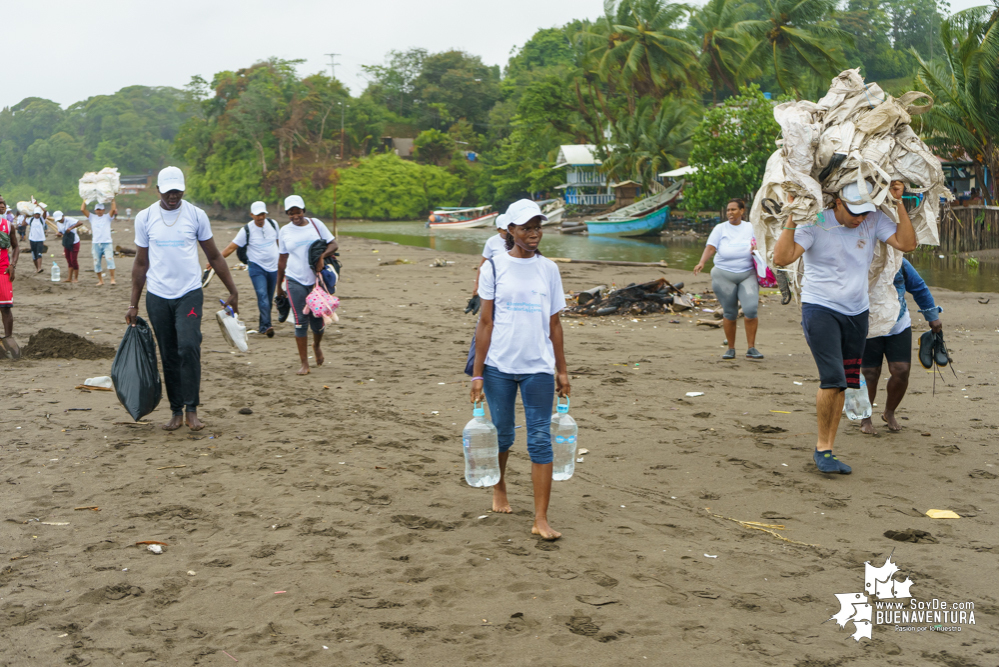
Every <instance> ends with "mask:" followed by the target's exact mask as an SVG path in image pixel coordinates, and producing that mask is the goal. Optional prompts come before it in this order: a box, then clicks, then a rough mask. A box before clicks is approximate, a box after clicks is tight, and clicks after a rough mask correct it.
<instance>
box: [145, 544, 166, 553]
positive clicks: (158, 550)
mask: <svg viewBox="0 0 999 667" xmlns="http://www.w3.org/2000/svg"><path fill="white" fill-rule="evenodd" d="M146 548H147V549H149V550H150V551H151V552H153V553H154V554H161V553H163V547H161V546H160V545H158V544H150V545H149V546H148V547H146Z"/></svg>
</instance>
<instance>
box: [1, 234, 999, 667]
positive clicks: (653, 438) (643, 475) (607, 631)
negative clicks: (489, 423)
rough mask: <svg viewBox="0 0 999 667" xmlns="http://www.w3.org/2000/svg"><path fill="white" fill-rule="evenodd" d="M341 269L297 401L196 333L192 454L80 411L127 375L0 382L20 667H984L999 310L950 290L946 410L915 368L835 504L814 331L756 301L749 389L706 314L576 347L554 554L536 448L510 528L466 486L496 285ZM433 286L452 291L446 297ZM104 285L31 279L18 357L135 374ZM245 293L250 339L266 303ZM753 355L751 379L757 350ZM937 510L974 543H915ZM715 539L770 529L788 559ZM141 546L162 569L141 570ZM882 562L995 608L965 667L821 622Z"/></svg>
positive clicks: (851, 428)
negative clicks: (76, 351) (45, 339)
mask: <svg viewBox="0 0 999 667" xmlns="http://www.w3.org/2000/svg"><path fill="white" fill-rule="evenodd" d="M216 234H217V235H218V237H219V242H220V243H221V242H222V241H223V240H225V241H228V239H229V238H230V237H229V232H228V230H227V229H226V230H225V231H223V226H219V228H217V229H216ZM87 245H88V244H84V248H83V251H82V252H81V255H84V256H83V257H81V259H80V261H81V264H82V265H83V266H84V267H86V266H87V265H88V264H89V263H90V257H89V254H88V253H89V247H87ZM341 247H342V259H343V262H344V269H343V273H342V277H343V283H342V285H341V288H340V294H339V296H340V297H341V299H342V300H343V301H342V312H341V322H340V324H339V325H336V326H334V327H332V328H331V330H330V331H329V333H328V335H327V336H326V338H325V340H324V350H325V352H326V364H325V365H324V366H323V367H322V368H319V369H316V368H313V370H312V374H310V375H309V376H306V377H304V378H299V377H296V376H295V375H294V371H295V370H296V368H297V355H296V352H295V347H294V341H293V340H292V338H293V332H292V328H291V326H290V325H288V324H287V323H285V324H281V325H278V326H277V329H278V333H277V336H276V337H275V338H274V339H263V338H257V337H256V336H251V339H250V346H251V352H250V353H247V354H240V353H237V354H232V353H231V351H230V350H229V349H228V348H227V347H226V346H225V343H224V342H223V340H222V337H221V334H220V332H219V331H218V328H217V327H216V326H215V325H214V323H213V322H211V321H210V320H209V321H207V322H205V323H204V327H203V333H204V342H203V345H202V361H203V365H204V372H203V381H202V401H203V405H202V408H201V411H200V413H199V414H200V415H201V417H202V419H203V420H204V421H205V422H206V424H207V428H206V429H205V430H204V431H201V432H199V433H189V432H188V431H187V430H186V429H181V430H180V431H177V432H175V433H173V434H168V433H166V432H162V431H160V430H159V429H158V428H156V426H155V425H157V424H159V423H162V422H164V421H166V419H167V418H168V413H169V409H168V406H167V405H166V403H165V399H164V402H161V404H160V406H159V408H158V409H157V410H156V411H155V412H154V413H152V414H151V415H149V416H148V417H147V421H150V422H152V424H153V425H152V426H127V425H121V424H119V423H118V422H123V421H128V417H127V415H126V413H125V411H124V409H123V408H122V407H121V406H120V405H118V403H117V400H116V399H115V396H114V394H113V393H111V392H93V393H82V392H80V391H78V390H75V389H73V387H74V386H75V385H77V384H79V383H80V382H81V381H82V379H84V378H86V377H92V376H95V375H104V374H107V372H108V370H109V369H110V360H96V361H86V360H66V359H52V360H23V361H21V362H17V363H14V362H10V361H6V360H0V378H2V380H3V386H4V388H5V391H4V394H3V396H4V401H3V402H4V413H3V414H4V420H3V430H4V436H5V442H4V445H5V446H4V449H3V458H2V463H0V469H2V471H3V474H2V476H0V479H2V480H3V481H4V488H5V490H6V493H5V495H4V499H5V502H4V506H5V510H6V512H5V518H6V519H8V520H7V521H5V522H3V523H2V524H0V545H2V547H0V551H2V553H3V558H2V559H0V611H2V612H3V613H2V616H0V619H3V620H2V621H0V623H2V624H3V625H2V626H0V627H2V634H3V635H4V637H5V639H6V640H7V648H6V649H5V651H4V655H3V656H2V658H0V664H2V665H30V664H48V663H57V662H59V663H61V662H69V663H70V664H87V663H88V662H89V663H90V664H94V665H98V664H104V663H108V662H110V661H112V660H114V661H117V662H122V663H125V664H137V663H139V662H144V663H147V664H148V663H149V662H150V661H152V662H154V663H155V662H158V663H160V664H188V663H191V664H198V663H207V661H214V660H225V661H227V662H228V661H229V658H227V657H226V656H225V655H223V654H222V651H225V652H227V653H228V654H231V655H232V656H235V658H237V659H238V660H240V661H241V662H244V661H245V662H247V663H248V664H330V662H333V663H336V664H363V663H369V664H391V663H395V662H399V661H404V662H402V663H401V664H412V665H424V664H464V663H470V662H476V663H485V664H494V665H521V664H523V663H524V660H525V656H528V655H529V656H531V657H530V660H531V661H533V662H536V663H538V664H541V665H552V666H555V665H559V666H561V665H578V664H581V663H583V662H593V663H595V664H601V665H632V664H636V663H638V664H642V663H646V662H648V663H650V664H651V663H656V662H658V663H662V662H667V661H669V662H677V663H678V664H732V663H739V664H788V663H791V662H795V661H803V660H809V661H814V662H816V663H819V662H826V661H838V660H843V659H844V658H849V660H850V662H851V664H856V665H880V664H884V662H885V660H886V659H888V660H890V659H895V660H899V661H902V662H905V663H910V664H911V663H913V662H921V661H932V660H937V661H950V662H953V661H954V660H961V661H964V662H966V663H967V664H978V663H983V664H984V663H985V662H987V661H988V659H989V655H991V654H989V653H988V651H990V650H991V646H992V645H993V644H994V641H993V637H992V634H991V630H990V628H991V627H992V626H994V625H995V623H996V622H997V621H999V607H997V606H996V601H995V599H994V598H995V594H994V593H993V592H992V591H991V590H990V589H989V587H988V586H987V585H986V586H983V581H985V582H987V581H988V577H989V576H990V575H984V576H986V579H984V580H983V578H982V577H983V574H982V573H989V572H992V571H993V570H994V567H993V565H994V557H995V554H994V550H995V548H996V545H994V544H993V543H992V541H989V539H988V538H987V535H988V534H989V531H990V530H992V527H993V524H994V522H995V518H994V517H993V516H992V515H993V514H994V509H992V508H994V507H995V506H996V505H997V502H996V501H997V500H999V491H997V489H996V476H997V473H999V470H997V469H996V467H995V466H996V465H997V464H999V461H997V457H996V451H995V433H996V429H997V428H999V422H997V420H996V416H995V415H996V410H995V405H996V400H997V397H999V393H997V392H999V378H997V373H999V359H997V358H996V355H995V353H994V352H995V342H994V341H995V338H994V337H995V333H994V330H995V322H996V314H997V312H999V311H997V310H996V308H999V299H996V298H995V297H996V294H994V293H991V294H976V293H963V292H951V291H948V290H934V294H935V296H936V298H937V301H938V302H939V303H940V304H941V305H943V306H944V307H945V312H944V315H943V321H944V327H945V329H944V331H945V335H946V336H947V340H948V344H949V346H950V348H951V351H952V354H953V356H954V358H955V360H956V366H957V370H958V371H959V373H958V376H957V379H955V377H954V376H953V375H952V374H950V371H949V370H947V371H946V372H947V375H946V376H944V377H943V378H937V379H936V395H935V396H934V395H933V394H932V391H933V378H932V377H931V375H930V374H929V373H926V372H924V371H923V370H922V369H921V368H920V367H918V365H917V366H916V368H915V369H914V371H913V375H912V379H911V381H910V387H909V395H908V396H907V397H906V399H905V401H904V402H903V404H902V408H901V409H900V411H899V413H898V414H899V416H900V418H902V424H903V427H904V430H903V431H902V432H901V433H898V434H894V433H888V432H887V431H886V430H884V429H882V432H881V434H880V435H879V436H877V437H868V436H864V435H862V434H860V432H859V428H858V426H857V425H856V424H853V423H848V422H845V421H844V422H843V424H842V425H841V426H840V435H839V439H838V440H837V451H838V453H839V454H840V455H841V456H842V457H843V458H844V460H845V461H847V462H848V463H850V464H851V465H852V466H854V470H855V472H854V474H853V475H851V476H848V477H835V478H832V477H825V476H822V475H819V474H817V473H816V472H815V471H814V466H813V464H812V462H811V456H810V452H811V449H812V446H813V444H814V433H815V423H814V420H815V416H814V390H815V387H816V386H817V378H816V372H815V366H814V363H813V362H812V360H811V357H810V355H809V353H808V351H807V348H806V346H805V343H804V340H803V336H802V334H801V329H800V326H799V325H798V320H799V315H800V313H799V311H798V309H797V308H796V307H795V306H793V305H789V306H780V305H779V297H776V296H770V297H765V298H764V300H763V302H762V307H761V312H760V334H759V342H758V347H759V348H760V349H761V351H763V352H764V353H765V354H766V355H767V359H766V360H764V361H763V362H761V363H754V362H750V361H748V360H745V359H744V358H742V357H741V356H740V357H739V358H737V360H736V361H734V362H725V361H722V360H721V359H720V358H719V356H720V354H721V353H722V352H723V351H724V348H723V346H722V344H721V339H722V334H721V333H720V332H719V331H717V330H714V329H705V328H704V327H698V326H696V324H695V323H694V320H695V319H696V316H697V314H696V313H690V312H688V313H686V314H681V315H664V316H654V317H641V318H628V317H622V318H600V319H595V320H590V319H582V318H566V320H565V331H566V350H567V352H566V354H567V359H568V363H569V369H570V373H571V375H572V376H573V379H572V383H573V401H572V406H573V408H572V414H573V416H574V417H575V418H576V420H577V422H578V423H579V428H580V446H581V447H585V448H587V449H589V451H590V453H589V454H588V455H586V456H585V457H584V462H582V463H578V464H577V465H576V473H575V475H574V477H573V479H571V480H569V481H567V482H560V483H557V484H556V485H555V489H554V492H553V498H552V507H551V511H550V517H551V520H552V522H553V526H554V527H555V528H556V529H557V530H560V531H562V532H563V534H564V537H563V538H562V539H561V540H559V541H558V542H556V543H554V544H550V543H545V542H542V541H540V540H537V539H535V538H533V537H532V536H531V535H530V525H531V511H530V510H531V506H532V505H531V500H530V488H531V483H530V475H529V462H528V461H527V457H526V453H525V451H524V450H525V446H524V441H523V438H524V436H523V435H522V430H521V431H518V439H517V442H516V444H515V446H514V449H513V453H512V454H511V463H510V468H511V476H510V486H511V500H512V501H513V503H514V509H515V514H513V515H511V516H498V515H493V514H492V513H491V512H489V511H488V510H489V496H488V491H482V490H477V489H472V488H470V487H468V486H467V484H465V482H464V479H463V470H462V467H461V464H462V455H461V446H460V433H461V426H462V425H463V424H464V422H465V421H467V420H468V418H469V414H470V406H469V404H468V383H467V378H466V376H464V375H463V374H462V373H461V369H462V367H463V364H464V359H465V353H466V351H467V349H468V341H469V338H470V337H471V333H472V329H473V327H474V318H473V317H471V316H469V315H466V314H464V313H463V312H462V311H463V309H464V306H465V301H466V300H467V298H468V296H469V294H470V292H471V286H472V281H473V279H474V275H475V271H474V269H475V266H476V265H477V263H478V261H477V259H476V258H475V257H473V256H470V255H463V254H454V253H447V252H443V251H441V250H435V249H421V248H414V247H407V246H398V245H392V244H388V243H382V242H377V241H369V240H364V239H359V238H357V237H345V238H344V239H343V244H342V246H341ZM437 257H441V258H444V259H447V260H449V261H452V262H454V263H453V264H451V265H448V266H444V267H438V268H431V267H430V266H429V265H430V263H431V261H432V260H433V259H434V258H437ZM395 260H405V261H407V262H410V263H399V264H395V263H394V262H395ZM46 261H48V260H46ZM116 261H117V263H118V271H117V274H118V282H119V285H118V286H116V287H114V288H110V287H104V288H100V289H98V288H96V287H94V286H93V285H92V281H93V274H91V273H86V272H84V273H82V275H81V283H79V284H77V285H62V284H55V283H50V282H48V280H47V273H45V274H38V275H34V274H28V273H26V272H21V273H19V274H18V278H17V281H16V282H15V318H16V329H15V335H16V336H17V337H18V339H19V340H20V341H21V343H22V346H23V345H24V344H25V343H26V342H27V337H28V335H29V334H30V333H33V332H37V331H38V330H39V329H41V328H43V327H54V328H58V329H62V330H65V331H71V332H74V333H78V334H80V335H82V336H84V337H86V338H87V339H88V340H91V341H93V342H96V343H102V344H108V345H117V343H118V341H119V340H120V336H121V333H122V331H123V330H124V326H125V325H124V323H123V322H122V318H123V316H124V308H125V307H126V306H127V304H126V302H125V301H126V299H127V294H128V284H129V273H130V267H131V260H130V259H127V258H118V259H117V260H116ZM560 270H561V272H562V275H563V282H564V285H565V287H566V289H567V290H580V289H587V288H589V287H592V286H593V285H598V284H607V285H612V284H616V285H618V286H623V285H626V284H628V283H630V282H643V281H645V280H648V279H651V278H655V277H658V276H659V275H665V276H666V277H667V278H668V279H669V280H671V281H673V282H676V281H680V280H683V281H684V282H686V283H687V288H688V289H689V290H690V291H692V292H698V291H700V290H704V289H706V288H708V287H709V286H710V279H709V278H708V277H707V276H704V275H701V276H698V277H696V278H692V277H691V276H690V274H689V273H687V272H684V271H679V270H674V269H665V270H659V269H654V268H640V269H632V268H625V267H597V266H591V265H562V266H560ZM236 281H237V284H238V285H239V287H240V290H241V296H242V299H241V303H242V307H241V311H242V318H243V319H244V321H246V322H248V323H253V322H254V321H255V319H256V308H255V305H254V300H253V297H252V289H251V288H250V283H249V279H248V276H247V275H246V273H245V272H243V271H239V272H236ZM221 290H222V288H221V286H220V285H219V284H218V283H217V281H216V283H213V285H212V286H210V288H209V289H208V290H207V292H206V294H205V298H206V303H211V302H212V301H211V300H212V299H214V298H215V297H217V296H219V294H218V292H220V291H221ZM979 298H992V301H991V303H989V304H980V303H978V299H979ZM141 310H142V314H143V316H144V311H145V305H144V303H143V305H142V309H141ZM208 310H209V311H211V309H210V308H209V309H208ZM703 316H704V315H702V317H703ZM915 319H916V320H920V319H921V318H915ZM670 320H676V321H677V323H671V322H670ZM915 327H916V328H915V330H914V331H915V333H916V334H917V335H918V333H919V332H921V331H922V330H923V329H925V328H926V327H925V324H924V323H922V322H921V321H919V322H916V324H915ZM738 336H739V341H740V343H739V346H738V349H739V353H740V355H742V354H744V352H745V344H744V341H745V339H744V334H743V331H742V327H741V325H740V327H739V332H738ZM882 390H883V385H882ZM691 391H700V392H704V396H700V397H687V396H686V393H687V392H691ZM881 399H883V392H882V394H881V395H880V396H879V400H877V401H876V402H879V403H880V400H881ZM242 408H249V409H250V410H251V411H252V414H248V415H247V414H240V412H239V411H240V410H241V409H242ZM71 409H75V410H74V411H69V410H71ZM80 410H83V411H80ZM520 414H522V413H520ZM519 419H521V420H522V416H521V417H520V418H519ZM877 426H879V427H880V426H881V425H880V424H877ZM924 433H925V434H927V435H922V434H924ZM77 507H99V508H100V510H99V511H94V510H86V509H84V510H76V509H75V508H77ZM930 508H943V509H952V510H954V511H956V512H958V513H959V514H961V515H962V517H963V518H961V519H958V520H950V521H946V520H932V519H929V518H928V517H926V516H923V515H921V512H925V511H926V510H927V509H930ZM727 518H733V519H738V520H741V521H757V522H761V523H766V524H774V525H782V526H784V530H780V531H775V532H778V533H779V534H783V535H785V536H786V537H787V538H788V539H790V540H793V541H794V542H786V541H782V540H779V539H777V538H775V537H773V536H772V535H770V534H767V533H764V532H761V531H758V530H748V529H746V528H744V527H742V526H740V525H739V524H738V523H735V522H732V521H728V520H727ZM63 524H65V525H63ZM893 530H894V531H906V530H922V531H926V532H928V533H930V535H931V537H932V540H933V541H932V542H930V541H927V540H925V539H922V540H921V541H919V542H918V543H912V542H898V541H894V540H891V539H888V538H887V537H885V535H884V533H885V532H886V531H893ZM914 535H915V534H914ZM914 539H920V538H918V537H914ZM145 540H158V541H162V542H166V543H167V545H168V546H166V547H165V548H164V549H165V553H164V554H162V555H153V554H152V553H149V552H148V551H146V550H145V549H144V548H143V547H136V546H135V543H136V542H141V541H145ZM800 543H805V544H807V545H818V546H804V545H802V544H800ZM893 549H894V551H895V553H894V557H893V558H894V560H895V562H897V563H898V564H899V567H900V569H901V574H902V575H911V577H912V579H913V581H914V582H915V583H914V584H913V587H912V593H913V594H914V595H916V596H918V597H919V598H920V599H929V598H934V597H939V598H941V599H954V600H971V601H974V602H976V615H977V616H978V620H977V625H975V626H965V627H964V630H963V631H962V633H961V639H962V644H960V645H953V644H951V643H948V644H947V645H946V646H944V645H941V644H940V643H939V639H940V637H942V636H945V635H941V634H937V633H928V632H926V633H906V634H905V636H903V637H899V636H898V635H897V633H894V632H892V633H889V631H888V629H887V628H880V627H878V628H875V629H874V631H875V637H874V641H870V642H868V641H862V642H860V643H856V642H854V641H853V640H852V639H850V636H849V632H850V630H843V629H841V628H839V627H837V626H836V625H835V623H824V621H826V620H827V619H828V618H829V617H830V616H831V615H832V614H835V613H836V612H837V611H838V610H839V604H838V601H837V598H836V597H835V595H836V594H837V593H846V592H852V591H862V590H863V582H864V562H865V561H870V562H871V563H873V564H875V565H880V564H881V563H882V562H883V561H884V558H885V556H886V555H887V554H888V553H890V552H891V551H892V550H893ZM715 556H716V557H715ZM902 578H904V576H903V577H902ZM325 647H328V648H325ZM667 656H668V657H667Z"/></svg>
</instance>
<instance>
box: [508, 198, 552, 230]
mask: <svg viewBox="0 0 999 667" xmlns="http://www.w3.org/2000/svg"><path fill="white" fill-rule="evenodd" d="M532 218H541V219H542V220H546V221H547V220H548V216H547V215H545V214H544V213H542V212H541V207H540V206H538V203H537V202H535V201H531V200H530V199H520V200H517V201H515V202H513V203H512V204H510V206H509V208H507V209H506V224H507V225H508V226H509V225H526V224H527V223H528V222H530V220H531V219H532Z"/></svg>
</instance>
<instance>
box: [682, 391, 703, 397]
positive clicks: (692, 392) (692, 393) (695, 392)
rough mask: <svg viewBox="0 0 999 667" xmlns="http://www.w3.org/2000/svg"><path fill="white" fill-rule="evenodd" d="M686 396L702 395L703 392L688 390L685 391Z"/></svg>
mask: <svg viewBox="0 0 999 667" xmlns="http://www.w3.org/2000/svg"><path fill="white" fill-rule="evenodd" d="M686 396H690V397H691V398H694V397H695V396H704V392H703V391H688V392H687V393H686Z"/></svg>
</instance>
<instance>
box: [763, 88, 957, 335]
mask: <svg viewBox="0 0 999 667" xmlns="http://www.w3.org/2000/svg"><path fill="white" fill-rule="evenodd" d="M921 98H925V99H926V100H927V103H926V104H919V105H917V104H915V102H916V100H919V99H921ZM932 106H933V102H932V100H931V99H930V98H929V96H928V95H926V94H925V93H918V92H910V93H906V94H905V95H902V96H901V97H899V98H898V99H895V98H893V97H892V96H891V95H888V94H887V93H885V92H884V91H883V90H881V87H880V86H878V85H877V84H876V83H871V84H865V83H864V79H863V77H861V76H860V70H859V69H851V70H846V71H845V72H842V73H841V74H840V75H839V76H837V77H836V78H835V79H833V81H832V85H831V86H830V87H829V92H828V93H826V95H825V97H823V98H822V99H820V100H819V101H818V102H810V101H808V100H803V101H799V102H786V103H784V104H780V105H778V106H777V107H775V108H774V118H775V119H776V120H777V123H778V124H779V125H780V127H781V138H780V139H779V140H778V141H777V144H778V146H779V148H778V149H777V150H776V151H774V153H773V155H771V156H770V159H769V160H768V161H767V168H766V173H765V174H764V176H763V184H762V185H761V187H760V189H759V191H758V193H757V195H756V197H755V198H754V200H753V207H752V210H751V211H750V220H751V221H752V223H753V230H754V232H755V235H756V241H757V245H758V247H759V248H760V250H762V251H763V254H764V256H765V257H766V258H767V262H768V263H769V264H770V265H771V266H773V247H774V244H775V243H776V242H777V237H778V236H780V233H781V228H782V227H784V226H785V224H786V221H787V220H788V219H791V220H793V221H794V222H795V223H796V224H798V225H808V224H812V222H813V221H815V220H816V219H817V217H818V215H819V214H820V213H821V212H822V211H823V210H824V209H827V208H832V206H833V200H834V198H836V197H840V196H841V194H840V191H841V190H842V188H843V187H844V186H845V185H847V184H848V183H851V182H856V183H859V182H860V181H863V180H866V181H867V182H868V183H870V184H871V185H873V191H871V192H870V194H869V195H866V196H864V195H862V199H861V201H867V202H872V203H873V204H875V205H876V206H877V207H878V208H879V209H880V210H881V211H883V212H884V213H885V214H886V215H887V216H888V217H889V218H890V219H891V220H894V221H895V222H896V223H897V222H898V220H897V217H896V215H895V206H894V204H895V200H894V199H893V198H892V196H891V193H890V192H889V186H890V185H891V182H892V181H894V180H900V181H903V182H904V183H905V186H906V191H907V192H908V193H911V194H922V195H923V197H922V201H921V202H920V203H919V205H918V206H917V207H916V208H915V209H913V210H911V211H910V212H909V217H910V218H911V220H912V225H913V227H914V228H915V230H916V237H917V239H918V241H919V243H920V244H923V245H939V243H940V236H939V231H938V230H939V225H938V220H937V217H938V208H939V204H938V202H939V200H940V198H941V197H943V198H945V199H947V200H951V199H953V195H952V194H951V193H950V191H949V190H948V189H947V187H946V185H944V175H943V170H942V169H941V167H940V161H939V160H937V158H936V157H935V156H934V155H933V153H932V152H931V151H930V149H929V148H927V146H926V144H924V143H923V142H922V141H921V140H920V139H919V137H918V136H917V135H916V133H915V132H913V131H912V128H911V127H910V126H909V123H910V122H911V120H912V116H914V115H918V114H921V113H924V112H925V111H927V110H929V109H930V108H931V107H932ZM867 190H868V188H865V187H860V192H862V193H863V192H865V191H867ZM856 203H860V202H856ZM901 265H902V253H901V252H900V251H898V250H895V249H894V248H891V247H889V246H888V245H886V244H885V243H882V242H880V241H879V242H878V246H877V248H876V250H875V253H874V261H873V263H872V264H871V270H870V273H869V275H868V279H869V281H870V298H871V310H870V333H869V335H870V336H883V335H885V334H887V333H888V332H889V331H890V330H891V328H892V326H893V325H894V324H895V321H896V320H897V319H898V313H899V303H898V294H897V292H896V291H895V288H894V286H893V284H892V282H893V280H894V278H895V274H896V273H897V272H898V270H899V268H900V267H901ZM774 268H775V269H776V267H774ZM782 270H783V271H785V275H786V276H787V278H788V283H789V286H790V287H791V290H792V292H793V293H794V295H795V297H796V298H797V296H798V295H799V294H800V291H801V278H802V276H803V274H804V269H803V267H802V265H801V260H798V261H797V262H795V263H794V264H792V265H791V266H788V267H784V268H783V269H782Z"/></svg>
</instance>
